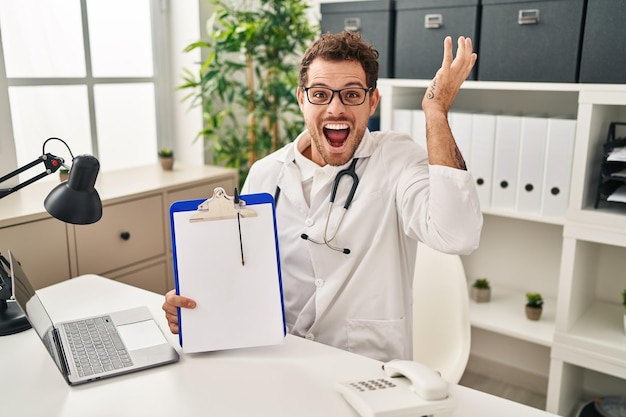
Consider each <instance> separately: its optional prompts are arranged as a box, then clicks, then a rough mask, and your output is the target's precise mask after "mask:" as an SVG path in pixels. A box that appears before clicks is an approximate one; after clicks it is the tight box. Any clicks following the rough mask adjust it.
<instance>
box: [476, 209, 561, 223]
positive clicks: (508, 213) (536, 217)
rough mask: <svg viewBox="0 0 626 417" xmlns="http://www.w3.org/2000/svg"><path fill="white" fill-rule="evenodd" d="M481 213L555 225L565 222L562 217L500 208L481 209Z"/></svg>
mask: <svg viewBox="0 0 626 417" xmlns="http://www.w3.org/2000/svg"><path fill="white" fill-rule="evenodd" d="M483 214H490V215H492V216H500V217H508V218H510V219H518V220H527V221H531V222H538V223H546V224H554V225H557V226H563V225H564V224H565V218H563V217H548V216H542V215H540V214H530V213H522V212H519V211H512V210H502V209H494V208H491V207H489V208H486V209H483Z"/></svg>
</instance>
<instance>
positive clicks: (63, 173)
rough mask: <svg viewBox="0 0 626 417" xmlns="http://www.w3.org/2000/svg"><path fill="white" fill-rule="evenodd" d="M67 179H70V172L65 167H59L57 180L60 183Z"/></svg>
mask: <svg viewBox="0 0 626 417" xmlns="http://www.w3.org/2000/svg"><path fill="white" fill-rule="evenodd" d="M69 177H70V170H69V169H67V168H65V167H61V168H60V169H59V180H61V182H63V181H67V179H68V178H69Z"/></svg>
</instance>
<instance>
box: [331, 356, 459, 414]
mask: <svg viewBox="0 0 626 417" xmlns="http://www.w3.org/2000/svg"><path fill="white" fill-rule="evenodd" d="M383 370H384V376H378V377H374V378H372V379H368V380H363V381H349V382H341V383H339V384H337V386H336V388H337V391H339V392H340V393H341V394H342V395H343V396H344V398H345V399H346V401H348V403H349V404H350V405H351V406H352V407H353V408H354V409H355V410H356V411H357V412H358V413H359V414H360V415H361V416H363V417H383V416H384V417H402V416H407V417H408V416H436V417H439V416H444V415H448V414H450V413H451V412H452V411H453V410H454V408H455V406H456V400H455V399H454V398H452V397H451V396H450V395H449V393H448V383H447V382H446V381H445V380H444V379H443V378H441V376H440V375H439V373H437V372H436V371H434V370H432V369H430V368H429V367H427V366H425V365H423V364H420V363H417V362H413V361H408V360H392V361H389V362H387V363H385V364H384V365H383Z"/></svg>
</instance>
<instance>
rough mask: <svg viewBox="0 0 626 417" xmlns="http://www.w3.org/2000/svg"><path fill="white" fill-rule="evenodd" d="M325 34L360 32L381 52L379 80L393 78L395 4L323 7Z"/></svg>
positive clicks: (379, 1)
mask: <svg viewBox="0 0 626 417" xmlns="http://www.w3.org/2000/svg"><path fill="white" fill-rule="evenodd" d="M320 9H321V12H322V23H321V28H322V33H326V32H331V33H339V32H342V31H344V30H349V31H352V32H360V33H361V36H362V37H363V39H365V40H367V41H368V42H370V43H371V44H373V45H374V46H375V47H376V49H377V50H378V53H379V54H380V55H379V59H378V64H379V71H378V76H379V77H380V78H392V77H393V35H392V34H393V27H394V15H393V0H374V1H351V2H341V3H322V4H321V5H320Z"/></svg>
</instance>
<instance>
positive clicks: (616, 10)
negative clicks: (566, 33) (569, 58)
mask: <svg viewBox="0 0 626 417" xmlns="http://www.w3.org/2000/svg"><path fill="white" fill-rule="evenodd" d="M624 26H626V2H624V0H592V1H589V2H588V4H587V18H586V20H585V31H584V36H583V46H582V52H581V61H580V77H579V81H580V82H581V83H615V84H624V83H626V54H625V53H624V51H626V36H624V33H625V32H624Z"/></svg>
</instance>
